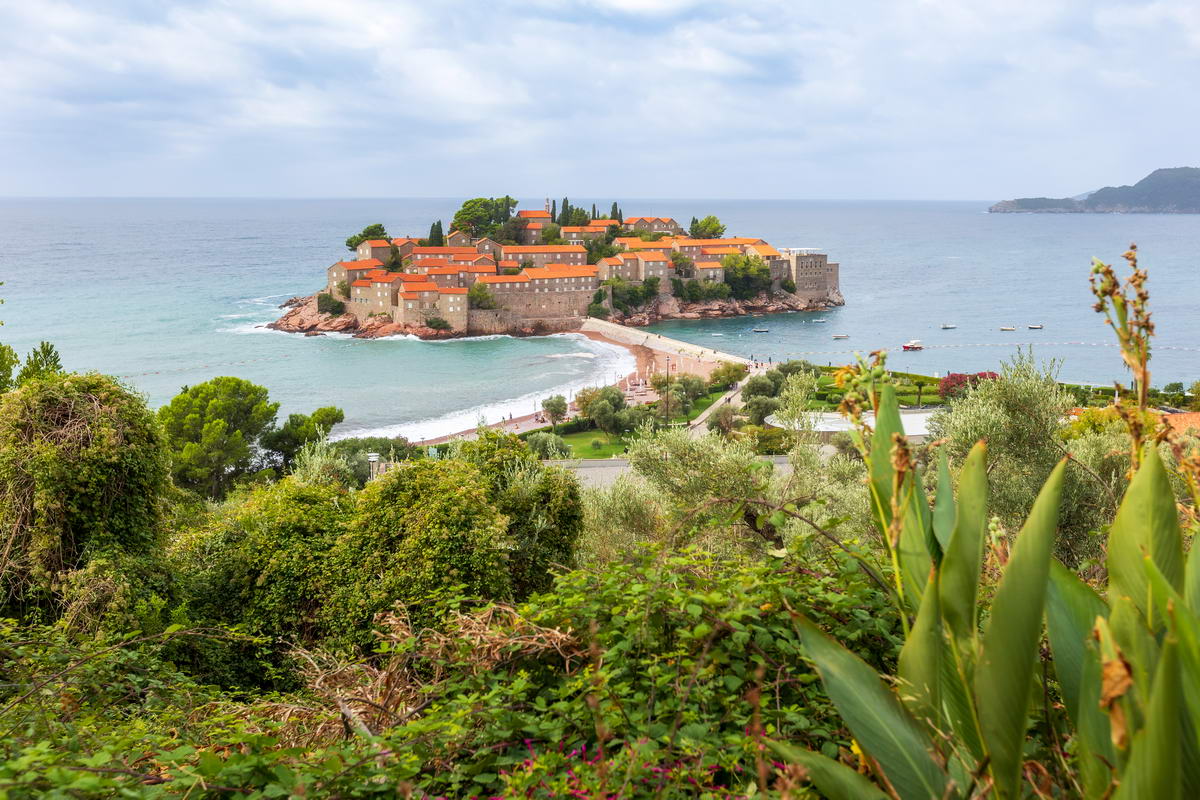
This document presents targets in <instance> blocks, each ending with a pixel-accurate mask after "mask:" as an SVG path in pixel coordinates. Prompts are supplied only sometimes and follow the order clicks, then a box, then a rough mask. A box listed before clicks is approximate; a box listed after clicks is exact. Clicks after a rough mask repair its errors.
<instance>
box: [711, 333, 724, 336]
mask: <svg viewBox="0 0 1200 800" xmlns="http://www.w3.org/2000/svg"><path fill="white" fill-rule="evenodd" d="M712 335H713V336H724V335H725V334H723V333H714V334H712Z"/></svg>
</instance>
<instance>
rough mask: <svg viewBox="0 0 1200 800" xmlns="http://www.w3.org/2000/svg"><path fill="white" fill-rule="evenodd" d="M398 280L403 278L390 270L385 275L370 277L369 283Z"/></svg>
mask: <svg viewBox="0 0 1200 800" xmlns="http://www.w3.org/2000/svg"><path fill="white" fill-rule="evenodd" d="M399 280H403V278H402V277H401V276H400V275H398V274H396V273H394V272H392V273H389V274H387V275H376V276H374V277H372V278H371V283H395V282H396V281H399Z"/></svg>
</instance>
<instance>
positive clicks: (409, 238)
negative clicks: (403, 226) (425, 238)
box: [392, 236, 420, 245]
mask: <svg viewBox="0 0 1200 800" xmlns="http://www.w3.org/2000/svg"><path fill="white" fill-rule="evenodd" d="M419 241H420V239H418V238H416V237H415V236H401V237H400V238H398V239H392V244H394V245H402V244H408V243H409V242H412V243H413V244H416V243H417V242H419Z"/></svg>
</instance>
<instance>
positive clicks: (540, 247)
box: [504, 244, 587, 255]
mask: <svg viewBox="0 0 1200 800" xmlns="http://www.w3.org/2000/svg"><path fill="white" fill-rule="evenodd" d="M586 252H587V250H586V249H585V248H584V246H583V245H581V244H521V245H509V246H507V247H505V248H504V255H508V254H509V253H586Z"/></svg>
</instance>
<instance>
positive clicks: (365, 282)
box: [350, 281, 371, 286]
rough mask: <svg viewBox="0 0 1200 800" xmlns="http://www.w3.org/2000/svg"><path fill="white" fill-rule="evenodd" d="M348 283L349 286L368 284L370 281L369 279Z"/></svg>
mask: <svg viewBox="0 0 1200 800" xmlns="http://www.w3.org/2000/svg"><path fill="white" fill-rule="evenodd" d="M350 285H351V286H370V285H371V282H370V281H355V282H354V283H352V284H350Z"/></svg>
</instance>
